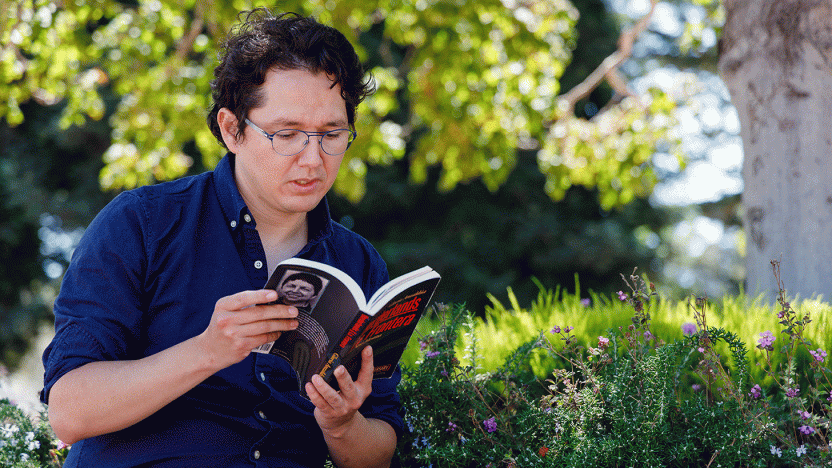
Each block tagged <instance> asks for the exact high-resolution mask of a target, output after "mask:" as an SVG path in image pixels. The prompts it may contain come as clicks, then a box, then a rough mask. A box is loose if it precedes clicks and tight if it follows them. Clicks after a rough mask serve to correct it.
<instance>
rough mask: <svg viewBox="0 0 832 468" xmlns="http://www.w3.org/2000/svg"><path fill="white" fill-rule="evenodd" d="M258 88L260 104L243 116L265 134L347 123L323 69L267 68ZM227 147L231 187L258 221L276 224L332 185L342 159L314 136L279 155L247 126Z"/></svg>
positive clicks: (315, 129) (312, 202)
mask: <svg viewBox="0 0 832 468" xmlns="http://www.w3.org/2000/svg"><path fill="white" fill-rule="evenodd" d="M261 91H262V93H263V101H262V105H261V106H260V107H257V108H253V109H251V110H250V111H249V115H248V118H249V120H251V121H252V122H254V124H255V125H257V126H259V127H260V128H262V129H263V130H265V131H266V132H267V133H269V134H271V133H274V132H276V131H278V130H283V129H296V130H304V131H307V132H325V131H328V130H334V129H336V128H349V122H348V121H347V108H346V103H345V101H344V98H342V97H341V87H340V85H336V86H334V87H333V86H332V81H331V80H330V79H329V77H328V76H327V75H325V74H312V73H311V72H309V71H307V70H276V69H272V70H270V71H269V72H268V73H267V74H266V81H265V82H264V83H263V85H262V87H261ZM232 115H233V114H232ZM234 122H236V119H235V120H234ZM221 125H222V124H221ZM226 140H228V139H227V138H226ZM226 144H228V141H226ZM229 149H230V150H231V151H233V152H234V153H235V154H236V155H237V159H236V165H235V178H236V181H237V186H238V188H239V190H240V193H241V194H242V196H243V198H244V199H245V201H246V204H247V205H248V206H249V209H250V210H251V211H252V212H253V213H254V214H255V218H256V219H257V221H258V223H260V222H269V223H273V224H280V223H282V222H284V221H285V220H286V218H287V216H288V217H297V216H299V215H304V216H305V214H306V213H307V212H309V211H310V210H312V209H313V208H314V207H315V206H317V204H318V203H319V202H320V201H321V199H322V198H323V197H324V195H325V194H326V192H327V191H328V190H329V189H330V187H332V184H333V183H334V182H335V176H336V175H338V169H339V167H340V166H341V160H342V159H343V154H342V155H339V156H331V155H329V154H326V153H324V152H323V150H321V147H320V144H319V139H316V138H314V137H313V138H312V139H310V141H309V144H308V145H307V146H306V148H304V150H303V151H301V152H300V153H298V154H296V155H293V156H281V155H279V154H277V153H275V152H274V150H273V149H272V146H271V142H270V141H269V139H268V138H266V137H265V136H263V135H262V134H260V133H258V132H257V131H256V130H254V129H253V128H251V127H249V126H246V129H245V133H244V138H239V139H234V138H232V145H230V146H229Z"/></svg>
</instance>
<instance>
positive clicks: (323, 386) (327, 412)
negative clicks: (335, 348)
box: [306, 346, 373, 438]
mask: <svg viewBox="0 0 832 468" xmlns="http://www.w3.org/2000/svg"><path fill="white" fill-rule="evenodd" d="M334 375H335V379H336V380H337V381H338V385H339V387H340V388H341V390H340V391H336V390H335V389H334V388H332V387H331V386H330V385H329V384H327V383H326V382H325V381H324V379H322V378H321V377H320V376H318V375H314V376H312V382H310V383H307V384H306V394H307V395H309V399H310V400H311V401H312V403H313V404H314V405H315V419H316V420H317V421H318V425H319V426H320V427H321V429H322V430H323V431H324V432H326V433H329V434H330V435H331V436H332V437H336V438H340V437H343V436H344V435H345V434H346V433H347V432H348V431H349V429H350V427H351V426H352V425H353V423H354V422H355V419H356V416H360V414H359V413H358V408H360V407H361V405H362V404H364V400H366V399H367V397H368V396H370V393H371V392H372V391H373V350H372V348H370V347H369V346H367V347H366V348H364V349H363V350H362V351H361V370H360V371H359V372H358V378H357V379H356V380H354V381H353V380H352V377H351V376H350V374H349V372H347V369H346V368H345V367H344V366H338V368H337V369H335V372H334Z"/></svg>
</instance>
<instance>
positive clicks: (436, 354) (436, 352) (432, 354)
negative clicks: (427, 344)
mask: <svg viewBox="0 0 832 468" xmlns="http://www.w3.org/2000/svg"><path fill="white" fill-rule="evenodd" d="M440 354H442V353H440V352H439V351H428V352H427V353H425V357H429V358H434V357H436V356H439V355H440Z"/></svg>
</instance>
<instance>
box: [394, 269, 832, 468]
mask: <svg viewBox="0 0 832 468" xmlns="http://www.w3.org/2000/svg"><path fill="white" fill-rule="evenodd" d="M625 280H626V281H627V284H628V286H629V288H627V289H629V291H628V293H624V292H623V291H622V292H621V293H619V298H611V299H604V298H599V297H594V298H592V300H593V304H591V305H590V306H588V307H584V305H582V304H581V301H580V298H579V297H563V298H561V299H562V300H561V301H560V302H561V303H560V304H558V303H557V302H558V301H555V300H553V297H554V296H556V295H557V294H556V293H555V294H543V293H542V295H541V298H539V299H538V301H537V303H536V304H535V305H533V307H532V309H533V310H534V309H535V308H538V310H540V309H545V310H549V311H550V313H548V314H546V315H545V316H544V317H536V316H534V314H529V313H522V311H520V309H519V307H518V306H517V305H516V304H514V309H513V310H511V311H507V310H502V311H498V310H497V309H496V308H495V310H494V311H493V312H492V313H490V314H489V315H488V317H487V318H486V319H485V320H478V319H474V318H472V316H471V315H470V314H469V313H468V312H467V311H466V310H465V308H464V307H463V306H452V307H444V306H440V307H438V308H437V309H438V310H439V311H440V313H439V314H438V318H437V319H435V320H436V322H435V323H434V325H435V326H432V327H431V328H432V331H430V332H429V333H427V334H426V335H424V336H423V337H422V338H421V340H420V351H421V353H422V358H421V359H420V360H419V361H417V362H416V363H415V365H412V366H406V367H405V372H404V379H403V382H402V385H401V386H400V391H401V394H402V400H403V401H404V403H405V406H406V410H407V416H406V421H407V425H408V429H409V431H408V432H406V434H405V435H404V436H403V437H402V439H401V440H400V443H399V450H398V459H399V463H400V464H401V465H402V466H420V467H427V466H437V467H483V466H485V467H512V466H517V467H619V466H621V467H624V466H627V467H630V466H639V467H641V466H651V467H652V466H667V467H689V466H710V467H717V466H721V467H729V466H730V467H735V466H736V467H740V466H741V467H752V466H753V467H768V466H778V467H779V466H830V464H832V457H830V445H829V440H828V430H829V411H830V410H832V407H830V405H829V401H830V399H832V397H830V394H829V391H830V388H832V386H831V385H830V382H829V372H830V371H829V369H828V368H827V367H826V364H825V361H826V357H825V353H824V352H823V351H822V348H818V347H817V345H813V344H812V342H811V341H810V340H809V339H808V338H807V334H808V333H809V328H807V327H806V326H807V325H808V324H809V323H810V322H811V321H812V320H811V319H810V316H811V314H808V313H803V314H798V313H797V312H796V311H795V310H794V309H793V308H792V306H791V305H790V304H789V303H788V302H786V301H785V296H784V295H781V297H780V301H779V303H778V307H777V308H775V310H776V311H775V312H771V315H772V316H773V317H774V320H773V322H774V323H773V324H772V323H771V322H772V321H771V320H770V317H764V318H763V319H762V320H760V321H757V322H756V323H754V325H755V327H753V328H750V329H746V328H748V327H746V326H743V327H742V328H743V333H744V334H748V333H749V332H751V333H752V335H751V340H755V341H756V342H757V349H755V350H753V352H750V353H749V350H748V349H747V348H746V345H745V343H746V342H747V341H744V340H743V335H740V334H737V333H733V332H730V331H728V329H726V328H722V327H719V326H716V324H720V323H721V322H722V321H723V320H724V316H725V315H730V314H733V313H736V312H738V311H739V305H738V304H735V305H732V306H731V307H737V309H735V310H732V311H730V312H729V313H728V314H723V315H722V316H721V314H719V313H714V311H711V310H710V306H709V304H708V302H707V301H706V300H704V299H694V298H692V299H691V300H690V301H687V302H685V303H683V304H682V305H679V304H671V303H669V302H668V301H663V300H660V299H659V298H658V297H657V295H656V294H655V292H654V291H653V290H652V289H653V288H652V285H649V284H648V283H647V282H646V281H644V280H643V279H641V278H639V277H637V276H631V277H630V278H629V279H627V278H625ZM616 301H617V302H616ZM754 307H760V306H759V305H756V306H754ZM823 307H826V306H823ZM626 309H628V315H629V318H628V320H627V321H626V322H625V323H622V324H620V325H617V324H615V323H614V322H613V321H614V320H618V319H619V318H620V315H619V314H620V313H621V312H623V311H624V310H626ZM827 309H828V307H827ZM827 309H824V310H827ZM680 311H685V314H684V315H683V314H682V313H681V312H680ZM668 316H671V317H675V319H677V320H679V322H677V324H676V325H674V326H672V327H671V326H670V324H669V323H666V322H662V320H661V319H659V320H657V319H656V317H663V319H664V320H667V317H668ZM553 317H554V318H553ZM546 319H548V320H550V321H549V322H548V323H546V321H545V320H546ZM684 321H687V322H690V324H689V325H687V326H686V333H685V332H683V331H682V329H681V326H680V325H681V323H684ZM680 322H681V323H680ZM816 322H818V321H817V320H816ZM662 323H665V325H661V326H657V325H659V324H662ZM566 324H569V325H566ZM602 324H604V325H605V326H604V328H603V329H602V330H600V331H599V329H598V328H593V327H599V326H600V325H602ZM533 326H537V330H538V331H537V332H536V334H535V335H533V336H531V339H527V340H526V341H525V342H523V343H519V344H518V341H519V340H520V339H522V338H520V337H522V336H523V334H524V333H525V332H526V331H527V330H529V329H531V327H533ZM580 327H586V328H587V329H589V330H583V331H582V333H581V337H580V338H579V337H578V336H576V335H577V333H576V332H578V331H579V329H580ZM540 330H548V331H543V332H541V331H540ZM765 330H769V331H775V333H776V335H775V334H774V333H773V334H772V335H771V337H769V336H768V335H765V334H761V331H765ZM778 330H779V332H777V331H778ZM481 331H484V333H483V334H480V332H481ZM517 331H519V333H513V332H517ZM527 338H528V337H527ZM771 338H774V342H771ZM665 339H666V340H667V341H664V340H665ZM506 341H510V342H511V345H512V346H514V351H513V352H512V353H505V352H504V347H505V346H506ZM749 341H750V340H749ZM775 343H776V344H777V345H778V351H776V352H775V349H774V344H775ZM826 349H828V348H826ZM812 353H814V354H812ZM495 355H499V358H495ZM801 355H806V356H809V358H810V359H805V360H803V359H801V358H800V356H801ZM495 359H497V360H502V363H501V364H499V365H496V366H495V365H494V361H495ZM754 363H762V365H760V366H756V365H755V364H754ZM545 365H548V366H549V371H548V372H547V374H548V375H547V379H546V380H541V379H540V378H539V375H538V374H539V372H540V368H541V366H545ZM761 381H766V382H769V385H767V386H762V385H760V382H761Z"/></svg>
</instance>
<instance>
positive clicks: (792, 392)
mask: <svg viewBox="0 0 832 468" xmlns="http://www.w3.org/2000/svg"><path fill="white" fill-rule="evenodd" d="M798 395H800V387H795V388H789V389H786V396H787V397H789V398H796V397H797V396H798Z"/></svg>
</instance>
